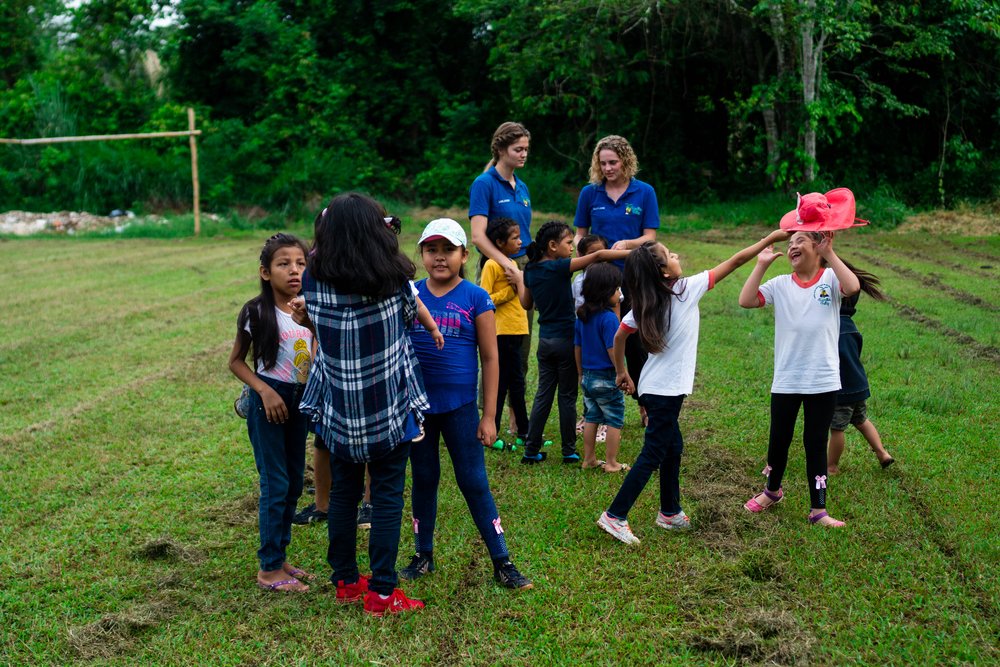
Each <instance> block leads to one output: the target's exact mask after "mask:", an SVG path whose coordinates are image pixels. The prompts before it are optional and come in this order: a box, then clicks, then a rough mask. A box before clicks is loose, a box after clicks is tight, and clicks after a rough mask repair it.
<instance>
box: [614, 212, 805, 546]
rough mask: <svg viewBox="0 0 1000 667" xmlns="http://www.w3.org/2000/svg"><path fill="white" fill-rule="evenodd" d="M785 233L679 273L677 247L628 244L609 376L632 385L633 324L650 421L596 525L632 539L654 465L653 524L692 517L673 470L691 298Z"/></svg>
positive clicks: (691, 326)
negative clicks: (628, 357)
mask: <svg viewBox="0 0 1000 667" xmlns="http://www.w3.org/2000/svg"><path fill="white" fill-rule="evenodd" d="M787 238H788V232H784V231H781V230H777V231H774V232H771V234H769V235H768V236H767V237H766V238H764V239H761V240H760V241H758V242H757V243H755V244H753V245H752V246H750V247H748V248H744V249H743V250H741V251H739V252H738V253H736V254H735V255H733V256H732V257H730V258H729V259H727V260H726V261H724V262H722V263H721V264H719V265H718V266H716V267H715V268H714V269H712V270H710V271H703V272H701V273H699V274H697V275H694V276H691V277H690V278H682V277H681V264H680V260H679V258H678V257H677V255H676V254H674V253H672V252H670V251H669V250H667V248H666V247H664V246H663V244H662V243H655V242H652V241H649V242H646V243H644V244H642V245H641V246H640V247H639V248H637V249H636V250H633V251H632V254H631V255H629V257H628V258H627V259H626V260H625V276H624V279H625V286H626V289H627V291H628V293H629V294H630V295H632V310H631V311H629V312H628V313H627V314H626V315H625V317H624V318H623V319H622V323H621V327H620V328H619V329H618V333H617V334H615V346H614V362H615V372H616V376H617V378H616V381H617V383H618V385H619V386H620V387H621V388H622V389H624V390H625V391H626V392H627V393H629V394H631V393H633V392H635V391H636V387H635V385H634V383H633V382H632V378H631V377H629V374H628V372H627V370H626V368H625V341H626V339H627V338H628V337H629V336H630V335H631V334H633V333H635V332H637V331H638V332H639V337H640V339H641V340H642V345H643V347H644V348H645V349H646V350H647V351H648V352H649V358H648V359H647V361H646V364H645V365H644V366H643V368H642V376H641V377H640V378H639V387H638V393H639V405H641V406H643V407H645V409H646V413H647V415H648V418H649V421H648V424H647V426H646V437H645V440H644V442H643V445H642V451H641V452H639V457H638V458H637V459H636V461H635V464H634V465H633V466H632V470H630V471H629V473H628V475H627V476H626V477H625V480H624V481H623V482H622V487H621V489H620V490H619V491H618V495H617V496H615V499H614V501H613V502H612V503H611V505H610V507H608V509H607V511H606V512H604V513H603V514H601V517H600V518H599V519H598V520H597V525H598V526H600V527H601V528H603V529H604V530H606V531H607V532H608V533H610V534H611V535H613V536H614V537H615V538H617V539H619V540H621V541H622V542H625V543H626V544H638V543H639V538H637V537H636V536H635V535H633V534H632V530H631V528H629V525H628V519H627V516H628V512H629V510H631V509H632V505H634V504H635V501H636V498H638V497H639V494H640V493H641V492H642V490H643V489H644V488H645V487H646V483H647V482H648V481H649V477H650V475H652V474H653V471H654V470H659V471H660V511H659V513H658V514H657V517H656V525H658V526H660V527H661V528H664V529H666V530H675V529H684V528H689V527H690V526H691V521H690V519H689V518H688V516H687V515H686V514H684V510H682V509H681V503H680V483H679V473H680V464H681V453H682V452H683V450H684V440H683V438H682V436H681V430H680V427H679V425H678V423H677V418H678V416H679V415H680V410H681V404H682V403H683V402H684V397H685V396H687V395H688V394H690V393H691V390H692V388H693V386H694V370H695V361H696V359H697V353H698V331H699V327H700V316H699V312H698V302H699V301H700V300H701V298H702V297H703V296H704V295H705V293H706V292H707V291H708V290H710V289H712V288H713V287H714V286H715V284H716V283H718V282H719V281H720V280H722V279H723V278H725V277H726V276H728V275H729V274H730V273H732V272H733V271H735V270H736V269H737V268H738V267H739V266H741V265H743V264H745V263H746V262H748V261H749V260H750V259H752V258H753V256H754V255H756V254H757V253H759V252H760V251H761V250H762V249H764V248H766V247H768V246H770V245H771V244H773V243H774V242H775V241H781V240H784V239H787Z"/></svg>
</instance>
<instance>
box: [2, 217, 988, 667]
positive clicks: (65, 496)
mask: <svg viewBox="0 0 1000 667" xmlns="http://www.w3.org/2000/svg"><path fill="white" fill-rule="evenodd" d="M414 227H416V226H414ZM760 233H761V230H752V229H735V230H727V231H726V232H724V233H718V232H704V233H703V232H691V233H688V234H684V235H664V236H663V237H662V238H663V239H664V240H665V241H666V242H667V243H668V244H669V245H670V247H671V249H673V250H676V251H678V252H679V253H680V254H681V257H682V261H683V263H684V266H685V269H686V271H687V272H688V273H694V272H696V271H700V270H702V269H706V268H711V267H712V266H714V265H715V264H716V263H718V262H719V261H721V260H723V259H725V258H726V257H728V256H729V255H730V254H731V253H732V252H734V251H736V250H738V249H739V248H740V247H743V246H744V245H747V244H749V243H751V242H752V241H753V240H755V239H756V238H758V236H759V234H760ZM414 240H415V238H414V236H413V234H412V233H411V234H409V235H404V238H403V242H404V245H405V247H407V248H412V247H413V241H414ZM262 241H263V238H261V239H259V240H253V241H247V240H118V241H100V240H86V241H80V240H77V241H68V240H54V239H44V240H19V241H14V242H2V243H0V258H2V261H3V265H4V266H5V267H6V270H5V276H6V280H5V288H6V289H5V290H4V292H3V295H2V296H0V309H2V312H3V327H2V337H0V373H2V382H0V406H2V408H3V409H2V410H0V625H2V627H3V633H0V663H3V664H63V663H67V662H76V661H94V662H96V663H98V664H116V665H123V664H222V665H227V664H232V665H236V664H259V665H272V664H273V665H287V664H310V663H325V664H359V663H361V664H363V663H373V664H419V663H435V664H438V663H440V664H511V665H522V664H573V665H576V664H591V663H595V664H614V663H634V664H734V663H782V664H785V663H787V664H792V663H821V664H824V663H825V664H831V663H840V664H844V663H858V662H860V663H868V664H881V663H889V664H899V663H907V662H916V663H924V664H929V663H975V664H982V663H988V662H995V661H997V660H998V659H1000V654H998V649H997V646H998V632H1000V620H998V608H1000V580H998V574H997V572H998V568H997V565H998V563H1000V541H998V539H997V537H996V535H997V529H998V525H997V523H998V522H997V519H996V513H995V512H994V511H993V509H992V507H993V504H994V503H992V502H991V501H990V498H992V497H994V495H995V492H994V489H995V488H996V485H997V483H998V482H997V480H998V479H1000V470H998V464H997V456H996V453H997V444H998V443H1000V432H998V431H1000V428H998V425H997V422H998V419H997V417H998V410H997V406H998V380H997V378H998V373H997V370H998V364H1000V351H998V345H1000V342H998V333H997V316H996V306H995V305H994V303H995V300H994V299H993V297H992V292H994V291H995V289H996V286H997V278H998V276H1000V244H998V243H997V239H996V238H989V239H964V238H934V237H929V236H927V235H926V234H894V233H884V234H876V233H854V232H849V233H845V234H842V235H840V236H838V240H837V244H838V249H839V250H840V252H841V255H842V256H844V257H846V258H848V259H851V260H853V261H855V263H857V264H858V265H860V266H863V267H865V268H868V269H870V270H872V271H874V272H875V273H876V274H878V275H880V277H882V278H883V281H884V286H885V289H886V291H887V293H888V294H889V296H890V298H891V301H890V302H888V303H876V302H874V301H872V300H871V299H867V298H864V297H863V298H862V301H861V303H860V306H859V311H858V315H857V317H856V321H857V323H858V326H859V327H860V329H861V331H862V332H863V334H864V336H865V348H864V361H865V363H866V366H867V369H868V373H869V377H870V380H871V383H872V387H873V396H872V398H871V399H870V401H869V414H870V416H871V418H872V420H873V421H874V423H875V424H876V425H877V426H878V428H879V430H880V431H881V433H882V435H883V438H884V440H885V442H886V444H887V447H888V448H889V450H890V451H891V452H892V453H893V455H894V456H895V457H896V459H897V461H898V463H897V464H896V465H895V466H894V467H892V468H890V469H889V470H887V471H883V470H881V469H880V468H879V467H878V465H877V464H876V462H875V459H874V457H873V456H872V455H871V454H870V453H869V452H868V451H867V447H866V445H865V444H864V441H863V439H862V438H861V437H860V436H859V435H858V434H857V433H856V432H849V434H848V450H847V453H846V455H845V458H844V459H843V461H842V470H843V472H842V474H841V475H840V476H837V477H834V478H832V479H831V481H830V485H829V494H830V503H829V505H830V510H831V513H833V514H834V515H835V516H838V517H839V518H843V519H845V520H846V521H847V522H848V527H847V529H846V530H842V531H830V530H822V529H818V528H815V527H811V526H809V525H808V523H807V522H806V520H805V515H806V512H807V509H808V496H807V492H806V486H805V479H804V477H805V472H804V463H803V457H802V453H801V447H800V446H798V445H795V446H793V449H792V456H791V463H790V467H789V470H788V473H787V477H786V482H785V488H786V492H787V493H788V498H787V500H786V501H785V502H784V503H782V504H781V505H779V506H778V507H777V508H775V510H774V511H772V512H769V513H768V514H766V515H763V516H752V515H750V514H748V513H747V512H745V511H744V510H743V509H742V503H743V502H744V501H745V500H746V498H747V497H748V496H749V495H750V494H751V493H752V492H753V491H754V490H755V489H757V488H759V487H760V485H761V483H762V478H761V477H760V476H759V471H760V469H761V468H762V467H763V465H764V458H765V451H766V440H767V431H768V390H769V387H770V374H771V364H772V358H773V342H772V336H773V315H772V313H771V312H769V311H744V310H741V309H740V308H739V307H738V306H737V305H736V295H737V293H738V291H739V288H740V285H741V284H742V281H743V279H745V277H746V275H747V274H748V272H749V267H744V268H742V269H740V270H739V271H738V272H737V273H736V274H735V275H733V276H731V277H730V278H728V279H727V280H726V281H724V282H722V283H721V284H720V285H719V286H718V287H717V288H716V289H715V290H714V291H712V292H710V293H709V294H708V295H707V296H706V297H705V298H704V300H703V301H702V307H701V310H702V329H701V342H700V350H699V360H698V376H697V380H696V386H695V392H694V394H693V395H692V396H690V397H689V398H688V399H687V401H686V403H685V407H684V409H683V411H682V414H681V424H682V428H683V430H684V435H685V456H684V461H683V469H682V477H681V491H682V500H683V504H684V507H685V510H686V511H687V512H688V513H689V514H690V515H691V516H692V520H693V529H692V530H691V531H690V532H689V533H685V534H670V533H667V532H665V531H662V530H660V529H658V528H656V527H655V526H654V524H653V520H654V517H655V514H656V510H657V497H658V493H657V492H658V483H657V479H656V477H655V476H654V478H653V479H652V480H651V482H650V485H649V487H647V489H646V491H645V493H644V494H643V495H642V496H641V497H640V499H639V502H638V504H637V505H636V507H635V509H634V510H633V512H632V513H631V514H630V517H629V518H630V521H631V523H632V525H633V529H634V530H635V532H636V534H637V535H638V536H639V537H640V538H641V539H642V540H643V542H642V545H641V546H639V547H638V548H633V549H630V548H627V547H625V545H622V544H620V543H618V542H616V541H614V540H613V539H612V538H610V537H609V536H608V535H606V534H604V533H603V532H602V531H600V530H599V529H598V528H597V527H596V526H595V525H594V521H595V519H596V518H597V516H598V515H599V513H600V512H601V511H602V510H603V509H604V508H605V507H606V506H607V505H608V503H609V502H610V501H611V499H612V498H613V496H614V494H615V492H616V491H617V489H618V485H619V484H620V482H621V479H622V478H621V476H619V475H607V474H604V473H600V472H593V471H586V472H584V471H580V470H578V469H576V468H575V467H568V466H563V465H561V464H560V463H559V462H558V455H557V454H555V456H556V460H555V461H552V460H550V461H547V462H546V463H544V464H542V465H539V466H533V467H525V466H521V465H519V464H518V463H517V457H516V456H513V455H511V454H506V453H505V454H498V453H496V452H492V451H490V452H487V465H488V468H489V473H490V478H491V483H492V487H493V490H494V494H495V496H496V499H497V504H498V506H499V507H500V512H501V515H502V517H503V522H504V526H505V528H506V529H507V533H506V536H507V539H508V542H509V545H510V548H511V552H512V556H513V558H514V560H515V562H516V563H517V564H518V566H519V567H520V568H521V569H522V570H523V571H524V572H525V573H526V574H528V575H529V576H530V577H531V578H532V579H534V581H535V588H534V589H533V590H531V591H527V592H524V593H511V592H509V591H507V590H504V589H501V588H499V587H498V586H496V585H495V584H494V583H493V582H492V579H491V576H490V575H491V572H490V563H489V558H488V556H487V554H486V552H485V548H484V547H483V546H482V543H481V541H480V539H479V536H478V534H477V533H476V531H475V528H474V526H473V524H472V521H471V520H470V518H469V516H468V512H467V510H466V508H465V505H464V501H463V499H462V497H461V495H460V494H459V493H458V491H457V487H456V485H455V482H454V479H453V477H452V476H451V474H450V468H449V466H448V465H447V464H446V465H444V474H443V479H442V489H441V495H440V513H439V520H438V533H437V537H436V541H437V547H436V552H435V555H436V561H437V566H438V571H437V572H435V573H434V574H433V575H431V576H428V577H425V578H423V579H421V580H419V581H417V582H413V583H409V584H407V586H406V590H407V592H408V593H409V594H411V595H413V596H416V597H420V598H422V599H424V600H425V601H426V602H427V603H428V607H427V609H426V610H424V611H422V612H420V613H417V614H412V615H406V616H403V617H399V618H388V619H385V620H382V621H376V620H375V619H371V618H367V617H366V616H365V615H364V614H362V612H361V610H360V609H359V608H357V607H341V606H338V605H337V604H336V603H335V601H334V594H333V590H332V588H331V587H330V586H329V585H328V584H325V583H319V584H318V585H316V586H314V588H313V590H312V591H311V592H310V593H309V594H308V595H305V596H292V595H289V596H282V595H268V594H264V593H261V592H259V591H258V590H256V588H255V586H254V573H255V571H256V558H255V551H256V548H257V530H256V484H257V477H256V472H255V470H254V464H253V457H252V454H251V450H250V446H249V443H248V441H247V437H246V430H245V423H244V422H243V421H242V420H240V419H238V418H237V417H236V416H235V415H234V414H233V412H232V401H233V399H234V398H235V396H236V394H237V392H238V384H237V382H236V381H235V379H234V378H233V377H232V376H231V375H230V373H229V372H228V370H227V369H226V357H227V354H228V350H229V346H230V345H231V342H232V337H233V334H234V331H235V319H236V313H237V311H238V309H239V307H240V305H241V304H242V303H243V302H244V301H245V300H246V299H248V298H250V297H251V296H253V295H254V293H255V292H256V290H257V281H256V258H257V254H258V252H259V245H260V243H261V242H262ZM470 268H471V267H470ZM781 271H787V263H786V262H785V261H784V260H779V262H777V263H776V265H775V266H774V267H773V268H772V269H771V274H772V275H773V274H777V273H778V272H781ZM970 297H974V298H970ZM532 377H533V376H532ZM529 393H533V392H529ZM628 405H629V414H628V420H627V422H628V423H627V425H626V429H625V438H624V443H623V453H622V459H623V460H625V461H634V460H635V457H636V455H637V454H638V451H639V448H640V446H641V437H642V434H641V428H640V427H639V425H638V415H637V412H636V410H635V407H634V404H633V403H632V402H631V401H630V402H629V404H628ZM556 431H557V428H556V418H555V414H553V416H552V417H551V419H550V422H549V432H550V433H552V434H555V432H556ZM557 447H558V445H556V448H557ZM301 502H302V504H305V503H307V502H309V499H308V498H307V497H304V498H303V500H302V501H301ZM401 529H402V531H403V540H402V549H401V555H400V565H402V564H405V562H406V560H407V558H408V555H409V553H410V551H411V549H412V536H411V535H410V522H409V519H408V511H407V512H404V519H403V523H402V526H401ZM365 537H366V536H365V535H363V534H362V535H361V536H360V537H359V553H361V554H362V558H363V559H364V558H366V556H365V555H364V554H365ZM325 550H326V531H325V529H324V527H323V526H311V527H295V528H294V532H293V541H292V545H291V548H290V551H289V554H290V558H291V560H292V561H293V562H294V563H296V564H298V565H301V566H303V567H305V568H307V569H310V570H312V571H314V572H316V573H317V574H319V575H320V582H322V581H323V580H324V579H325V577H326V575H327V574H328V572H329V570H328V567H327V565H326V563H325Z"/></svg>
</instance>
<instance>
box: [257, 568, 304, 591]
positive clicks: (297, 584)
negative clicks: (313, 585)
mask: <svg viewBox="0 0 1000 667" xmlns="http://www.w3.org/2000/svg"><path fill="white" fill-rule="evenodd" d="M257 585H258V586H260V587H261V588H263V589H265V590H268V591H278V592H281V593H305V592H306V591H308V590H309V587H308V586H306V585H305V584H303V583H302V582H301V581H299V580H298V579H296V578H295V577H292V576H289V574H288V573H287V572H285V571H284V570H271V571H270V572H264V571H263V570H260V571H258V572H257Z"/></svg>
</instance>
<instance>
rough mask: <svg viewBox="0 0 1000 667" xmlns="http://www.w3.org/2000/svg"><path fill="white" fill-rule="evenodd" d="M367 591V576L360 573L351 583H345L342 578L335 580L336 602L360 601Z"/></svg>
mask: <svg viewBox="0 0 1000 667" xmlns="http://www.w3.org/2000/svg"><path fill="white" fill-rule="evenodd" d="M367 592H368V577H366V576H365V575H363V574H362V575H361V576H359V577H358V580H357V581H355V582H354V583H353V584H345V583H344V582H343V580H341V581H338V582H337V602H339V603H340V604H350V603H351V602H361V601H362V600H364V599H365V593H367Z"/></svg>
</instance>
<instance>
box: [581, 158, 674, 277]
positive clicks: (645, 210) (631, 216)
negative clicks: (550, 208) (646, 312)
mask: <svg viewBox="0 0 1000 667" xmlns="http://www.w3.org/2000/svg"><path fill="white" fill-rule="evenodd" d="M573 224H574V225H575V226H577V227H586V228H589V229H590V233H591V234H598V235H600V236H603V237H604V238H606V239H607V240H608V247H609V248H610V247H611V246H613V245H614V244H615V242H617V241H621V240H623V239H635V238H639V237H640V236H642V232H643V230H646V229H659V227H660V207H659V204H657V202H656V192H655V191H654V190H653V188H652V186H650V185H649V184H648V183H645V182H643V181H640V180H639V179H637V178H633V179H632V180H631V181H629V184H628V188H626V189H625V192H624V193H622V196H621V197H619V198H618V201H616V202H615V201H611V198H610V197H608V191H607V188H606V187H605V186H604V183H598V184H596V185H595V184H593V183H591V184H590V185H587V186H585V187H584V188H583V189H582V190H580V198H579V199H578V200H577V202H576V216H575V217H574V218H573ZM624 265H625V262H624V260H616V261H615V266H617V267H618V268H622V267H623V266H624Z"/></svg>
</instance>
